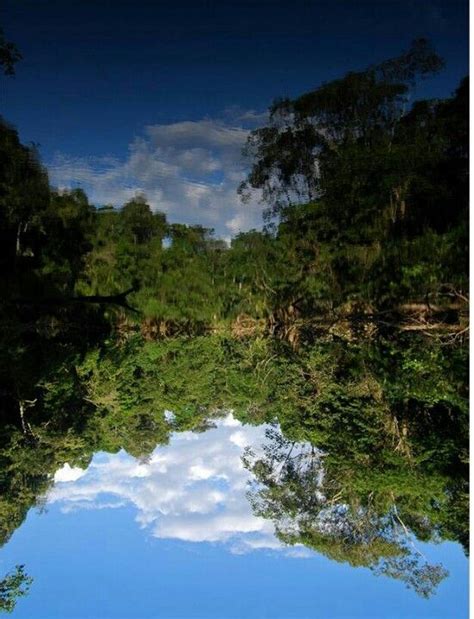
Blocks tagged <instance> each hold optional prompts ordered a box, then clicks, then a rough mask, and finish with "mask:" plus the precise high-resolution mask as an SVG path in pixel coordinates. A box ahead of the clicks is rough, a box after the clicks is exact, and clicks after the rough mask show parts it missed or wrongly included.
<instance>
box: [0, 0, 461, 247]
mask: <svg viewBox="0 0 474 619" xmlns="http://www.w3.org/2000/svg"><path fill="white" fill-rule="evenodd" d="M0 24H2V26H3V29H4V31H5V34H6V35H7V37H8V38H9V39H11V40H13V41H14V42H16V44H17V45H18V47H19V48H20V50H21V51H22V53H23V56H24V60H23V61H22V62H21V63H20V64H19V65H18V68H17V76H16V77H15V78H14V79H10V80H5V79H4V80H3V84H4V86H2V88H3V96H2V97H1V102H0V105H1V108H0V109H1V113H2V114H3V115H4V116H5V117H6V118H7V119H8V120H9V121H11V122H12V123H13V124H15V125H16V126H17V128H18V129H19V132H20V135H21V138H22V140H24V141H26V142H29V141H32V142H35V143H38V144H39V145H40V151H41V154H42V157H43V160H44V162H45V163H46V164H47V166H48V168H49V170H50V175H51V180H52V182H53V183H54V184H56V185H57V186H60V187H67V186H78V185H79V186H82V187H84V188H85V189H86V190H87V192H88V194H89V195H90V197H91V199H92V201H94V202H96V203H113V204H114V205H120V204H121V203H123V202H124V201H125V200H126V199H128V198H129V197H131V196H132V195H134V193H136V192H138V191H144V192H145V193H146V195H147V196H148V197H149V200H150V202H151V204H152V206H153V207H154V208H158V209H162V210H165V211H166V212H167V213H168V216H169V218H170V219H171V220H172V221H183V222H186V223H193V222H194V223H201V224H203V225H209V226H212V227H215V228H216V230H217V231H218V233H219V234H220V235H222V236H229V235H232V234H235V233H236V232H237V231H238V230H239V229H245V228H249V227H252V226H255V225H257V224H258V223H259V221H260V208H259V207H258V206H256V205H253V206H250V207H245V206H243V205H241V204H240V202H239V200H238V198H237V196H236V194H235V188H236V186H237V185H238V182H239V179H240V178H241V177H242V175H243V174H244V173H245V163H244V162H243V161H242V159H241V156H240V152H241V146H242V144H243V143H244V141H245V138H246V135H247V131H248V130H249V129H251V128H253V127H255V126H257V125H258V124H261V123H262V122H264V116H263V115H262V114H263V112H264V111H265V110H266V109H267V107H268V105H269V103H270V102H271V101H272V100H273V99H274V98H276V97H279V96H283V95H289V96H294V95H297V94H299V93H302V92H304V91H307V90H309V89H311V88H313V87H315V86H317V85H318V84H320V83H321V82H323V81H328V80H331V79H333V78H335V77H338V76H340V75H342V74H344V73H345V72H346V71H348V70H351V69H358V68H363V67H365V66H367V65H369V64H372V63H374V62H377V61H380V60H383V59H385V58H387V57H391V56H394V55H397V54H398V53H400V52H401V51H402V50H404V49H406V48H407V47H408V45H409V43H410V41H411V40H412V39H413V38H415V37H418V36H427V37H429V38H430V39H431V40H432V42H433V43H434V45H435V47H436V49H437V50H438V51H439V53H440V54H441V55H442V56H443V57H444V58H445V60H446V64H447V67H446V70H445V71H444V72H443V74H442V75H440V76H437V77H436V78H434V79H432V80H429V81H428V82H426V83H425V84H423V86H422V87H421V88H420V89H419V90H418V92H417V95H418V96H436V97H443V96H446V95H449V94H450V93H451V92H452V91H453V89H454V88H455V87H456V86H457V84H458V82H459V80H460V79H461V77H463V76H464V75H465V74H466V73H467V70H468V57H467V37H468V30H467V28H468V22H467V2H466V1H464V0H462V1H460V0H449V1H448V0H411V1H407V0H397V1H392V0H384V1H383V2H381V1H380V0H365V1H361V2H354V1H352V0H333V1H332V2H329V1H318V0H313V1H305V2H303V1H301V0H295V1H293V2H288V1H286V0H285V1H284V2H279V1H275V0H273V1H271V0H260V1H255V0H252V1H248V0H247V1H245V0H244V1H242V0H240V1H239V2H237V1H234V2H229V1H228V0H221V1H220V2H204V1H199V0H195V1H193V2H184V1H180V0H177V1H176V2H158V1H141V2H137V1H135V2H131V1H129V0H115V1H114V2H111V1H106V0H100V1H97V0H94V1H92V0H68V2H63V1H60V0H48V1H42V0H4V1H3V2H2V7H1V9H0Z"/></svg>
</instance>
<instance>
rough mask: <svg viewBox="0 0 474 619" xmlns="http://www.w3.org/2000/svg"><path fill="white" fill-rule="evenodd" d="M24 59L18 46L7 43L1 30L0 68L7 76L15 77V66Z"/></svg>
mask: <svg viewBox="0 0 474 619" xmlns="http://www.w3.org/2000/svg"><path fill="white" fill-rule="evenodd" d="M21 59H22V55H21V54H20V52H19V50H18V48H17V46H16V45H15V44H14V43H11V42H10V41H7V40H6V38H5V35H4V34H3V30H2V29H1V28H0V66H1V67H2V68H3V73H4V74H5V75H10V76H11V75H15V64H16V63H17V62H18V61H19V60H21Z"/></svg>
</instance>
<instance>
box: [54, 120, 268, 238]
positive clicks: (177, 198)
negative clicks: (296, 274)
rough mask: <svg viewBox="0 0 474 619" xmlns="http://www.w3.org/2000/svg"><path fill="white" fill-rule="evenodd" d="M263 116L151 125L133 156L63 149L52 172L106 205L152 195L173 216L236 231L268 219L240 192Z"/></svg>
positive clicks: (225, 233) (59, 183)
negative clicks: (246, 155)
mask: <svg viewBox="0 0 474 619" xmlns="http://www.w3.org/2000/svg"><path fill="white" fill-rule="evenodd" d="M262 118H263V117H262V115H259V114H257V113H255V112H253V111H250V112H243V111H242V110H239V111H238V112H237V111H234V112H233V113H230V112H229V113H227V114H226V120H211V119H203V120H199V121H185V122H177V123H172V124H168V125H149V126H147V127H145V129H144V134H143V136H141V137H136V138H135V139H134V140H133V141H132V142H131V144H130V146H129V153H128V156H127V157H126V159H125V160H118V159H114V158H111V157H90V158H71V157H66V156H64V155H61V154H58V155H57V156H56V157H55V158H54V160H53V161H52V162H51V164H50V165H49V174H50V178H51V181H52V183H53V184H54V185H56V186H58V187H60V188H67V187H75V186H78V185H79V186H81V187H83V188H84V189H85V191H86V192H87V193H88V195H89V197H90V199H91V201H92V202H93V203H95V204H99V205H100V204H113V205H114V206H121V205H123V204H124V203H125V202H126V201H127V200H129V199H130V198H132V197H133V196H134V195H136V194H137V193H144V194H145V195H146V197H147V199H148V201H149V203H150V205H151V206H152V208H153V209H154V210H161V211H164V212H165V213H167V215H168V217H169V218H170V220H171V221H180V222H183V223H188V224H191V223H199V224H201V225H204V226H208V227H213V228H215V229H216V232H217V233H218V234H219V235H221V236H229V235H230V234H235V233H236V232H239V231H241V230H248V229H249V228H252V227H258V226H259V225H260V224H261V208H260V207H259V206H257V204H256V203H255V204H248V205H247V204H246V205H244V204H242V203H241V201H240V198H239V196H238V195H237V192H236V190H237V186H238V184H239V182H240V181H241V180H242V179H243V178H244V176H245V164H244V161H243V158H242V154H241V153H242V147H243V145H244V143H245V141H246V139H247V136H248V133H249V129H248V128H247V127H252V126H256V124H259V123H261V122H262Z"/></svg>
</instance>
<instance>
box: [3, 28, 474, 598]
mask: <svg viewBox="0 0 474 619" xmlns="http://www.w3.org/2000/svg"><path fill="white" fill-rule="evenodd" d="M8 45H10V47H8ZM2 46H3V47H2ZM2 50H3V51H2ZM17 60H19V54H18V53H17V51H16V49H15V48H14V46H13V47H12V46H11V44H6V43H5V42H4V40H3V39H1V40H0V64H1V65H2V66H3V68H4V72H5V73H6V74H9V73H12V72H13V70H14V65H15V62H16V61H17ZM442 66H443V62H442V59H441V58H440V57H439V56H438V55H437V54H436V53H435V52H434V51H433V50H432V48H431V47H430V45H429V44H428V43H427V42H426V41H423V40H420V41H416V42H415V43H414V44H413V45H412V47H411V48H410V49H409V50H408V52H406V53H404V54H402V55H401V56H400V57H398V58H395V59H391V60H388V61H386V62H384V63H381V64H379V65H376V66H372V67H369V68H367V69H366V70H364V71H359V72H351V73H348V74H347V75H345V76H344V77H342V78H341V79H339V80H336V81H333V82H330V83H327V84H323V85H322V86H320V87H318V88H317V89H315V90H314V91H311V92H308V93H305V94H303V95H302V96H300V97H298V98H296V99H291V100H290V99H282V100H278V101H276V102H275V103H274V104H273V105H272V106H271V108H270V110H269V116H268V123H267V125H266V126H264V127H261V128H259V129H256V130H254V131H253V132H252V133H251V134H250V136H249V139H248V143H247V147H246V155H247V156H248V158H249V169H250V172H249V175H248V178H247V179H246V180H245V181H244V182H243V183H242V185H241V186H240V189H239V191H240V193H241V195H242V198H243V199H244V200H245V199H247V198H250V197H252V196H255V195H258V196H260V197H261V198H262V199H263V200H264V201H265V204H266V205H267V207H268V208H267V211H266V218H265V223H264V226H263V227H262V229H260V230H251V231H249V232H242V233H240V234H239V235H237V236H236V237H235V238H234V239H232V241H231V243H230V245H228V244H227V243H226V242H224V241H222V240H220V239H218V238H215V236H214V234H213V231H212V230H210V229H207V228H203V227H202V226H199V225H195V226H188V225H184V224H179V223H171V222H169V221H168V220H167V217H166V215H165V214H164V213H162V212H152V210H151V209H150V206H149V205H148V204H147V199H146V196H144V195H143V196H142V195H138V196H136V197H135V198H134V199H132V200H130V201H129V202H127V203H126V204H124V205H123V206H122V207H121V208H114V207H112V206H109V205H92V204H90V203H89V200H88V198H87V195H86V194H85V193H84V191H82V190H81V189H73V190H67V191H64V190H62V191H59V190H57V189H54V188H53V187H51V185H50V183H49V180H48V175H47V171H46V169H45V167H44V166H43V165H42V164H41V161H40V157H39V153H38V152H37V151H36V149H35V148H33V147H31V146H25V145H23V144H21V142H20V140H19V137H18V133H17V131H16V130H15V128H14V127H12V126H11V125H9V124H8V122H7V121H6V120H4V119H1V120H0V241H1V242H0V261H1V269H2V277H1V278H0V322H1V331H0V339H1V347H0V405H1V408H0V465H1V472H0V488H1V499H0V515H1V530H0V543H5V542H6V541H7V540H8V538H9V537H10V535H11V534H12V532H13V531H14V530H15V528H17V527H18V526H19V525H20V524H21V522H22V521H23V519H24V518H25V515H26V513H27V511H28V509H29V508H30V507H31V506H33V505H35V504H39V503H40V502H41V498H42V496H43V495H44V493H45V492H46V490H47V488H48V487H49V485H50V484H51V482H52V476H53V475H54V471H55V470H57V468H59V467H60V466H62V465H63V464H64V463H65V462H69V463H70V464H75V465H80V466H86V465H87V463H88V462H89V461H90V458H91V457H92V454H93V453H94V452H95V451H98V450H104V451H111V452H115V451H118V450H120V449H125V450H127V452H128V453H130V454H132V455H134V456H136V457H138V458H146V457H147V455H149V454H150V453H151V452H152V451H153V449H154V448H155V446H156V445H157V444H162V443H166V442H167V440H168V438H169V435H170V432H172V431H180V430H184V429H195V430H196V431H198V430H200V429H201V430H202V429H203V428H205V427H206V423H208V419H209V417H211V418H212V416H213V415H216V414H218V411H220V410H224V409H225V408H232V409H233V410H235V411H236V414H237V416H238V417H239V419H241V421H243V422H245V423H262V422H266V423H271V422H278V424H279V427H280V428H281V434H278V433H276V434H275V441H274V451H273V452H272V453H269V454H268V458H267V459H266V460H265V458H264V459H259V460H256V459H255V458H253V457H252V454H248V455H247V459H246V466H248V467H249V468H250V469H251V470H252V471H253V472H254V474H255V478H256V479H257V480H258V482H259V487H258V489H256V490H255V496H254V504H255V510H256V513H259V514H261V515H264V516H265V517H267V518H270V519H272V520H273V521H274V522H275V526H276V530H277V532H278V535H279V536H280V537H281V539H282V540H284V541H286V542H287V543H296V542H299V543H304V544H305V545H307V546H309V547H312V548H315V549H317V550H318V551H319V552H323V553H325V554H327V555H328V556H331V557H332V558H334V559H336V560H339V561H347V562H349V563H351V564H352V565H365V566H370V567H372V568H373V569H374V570H375V571H377V570H378V573H385V574H388V575H389V576H392V577H395V578H400V579H402V580H404V581H405V582H406V583H407V584H409V585H410V586H413V587H414V588H415V589H417V590H418V592H419V593H421V594H422V595H429V593H430V592H431V589H432V588H433V587H435V586H436V584H437V582H439V581H440V580H441V579H442V577H443V574H442V570H441V568H434V567H432V566H431V567H430V566H425V567H420V565H419V562H418V558H416V559H414V558H413V556H412V554H411V552H412V551H411V550H410V549H409V548H408V546H407V544H406V543H405V545H403V544H400V543H399V541H397V540H396V539H395V537H394V536H393V535H392V533H393V531H394V525H393V523H394V522H396V523H397V525H400V523H401V524H402V525H403V527H404V528H405V529H406V528H407V527H408V528H409V529H410V531H411V532H412V533H413V534H414V535H415V536H416V537H417V538H418V539H421V540H427V539H432V538H436V537H437V538H441V539H451V540H457V541H459V542H461V543H462V544H463V545H464V547H465V548H466V550H467V543H468V534H467V513H468V511H467V510H468V506H467V436H468V433H467V427H468V400H467V354H468V351H467V334H468V289H469V283H468V241H469V239H468V225H467V222H468V207H469V204H468V109H469V99H468V94H469V93H468V81H467V78H466V79H465V80H463V81H462V83H461V84H460V85H459V87H458V89H457V90H456V92H455V93H454V94H453V95H452V96H451V97H450V98H447V99H444V100H428V101H427V100H416V99H414V98H413V92H414V86H415V84H416V82H417V80H419V79H421V78H423V77H426V76H428V75H430V74H432V73H435V72H437V71H440V70H441V69H442ZM248 208H251V207H250V206H249V207H248ZM165 409H171V410H173V411H174V412H175V414H176V421H175V422H174V425H170V424H169V422H167V421H166V419H165V417H164V410H165ZM298 441H300V442H307V443H309V444H310V445H313V446H317V448H318V450H324V452H325V454H326V455H325V459H324V466H325V469H326V474H325V489H324V495H325V497H326V498H325V499H324V501H319V502H318V501H315V500H309V497H314V496H316V494H317V493H316V494H315V492H314V488H313V486H312V484H314V480H315V479H316V478H317V476H316V474H315V472H314V470H315V469H314V467H317V466H320V460H319V459H318V457H317V454H318V453H319V452H318V451H314V449H313V450H312V451H310V454H309V456H308V457H305V460H304V463H302V464H301V466H299V467H298V466H295V465H294V462H295V461H294V460H292V459H289V456H288V453H291V449H292V445H294V444H295V443H296V442H298ZM300 459H301V458H300ZM277 463H279V464H280V465H281V467H282V469H281V471H280V475H279V477H278V481H277V482H275V476H274V475H273V474H272V467H274V466H275V465H276V464H277ZM318 496H319V495H318ZM337 501H339V502H340V503H343V504H344V505H345V508H344V509H345V510H346V511H345V512H344V514H339V515H338V517H339V519H341V518H343V519H344V523H345V525H344V526H345V529H344V535H342V536H341V534H340V533H338V534H336V533H334V532H333V533H331V534H327V533H326V534H323V533H321V531H317V530H316V529H315V528H314V527H312V524H311V523H312V522H314V519H315V518H316V515H317V514H319V513H321V510H324V509H326V510H327V508H328V504H331V505H334V504H335V503H336V502H337ZM389 515H390V517H391V518H392V520H391V521H389V519H388V518H389ZM288 518H290V519H292V522H293V525H294V526H292V527H291V531H290V530H287V528H285V522H287V520H288ZM18 570H20V571H19V572H18V571H17V576H18V574H20V575H22V574H23V572H22V571H21V570H22V568H21V569H20V568H18ZM17 576H15V574H13V575H11V576H9V578H10V579H13V580H14V581H15V583H16V585H15V586H16V587H17V588H18V583H17V580H18V578H17ZM15 578H16V580H15ZM4 584H5V583H4ZM1 596H2V593H1V590H0V603H1V600H2V597H1ZM5 599H8V600H10V598H8V595H7V596H6V598H5ZM8 603H9V604H10V605H11V600H10V601H9V602H8Z"/></svg>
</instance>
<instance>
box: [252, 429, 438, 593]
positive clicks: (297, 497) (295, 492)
mask: <svg viewBox="0 0 474 619" xmlns="http://www.w3.org/2000/svg"><path fill="white" fill-rule="evenodd" d="M267 438H268V439H269V442H268V443H266V444H265V445H264V446H263V447H262V452H261V453H260V454H258V455H257V454H256V453H254V452H252V451H251V450H247V452H246V454H245V455H244V464H245V466H246V467H247V468H248V469H249V470H250V471H251V472H252V473H253V474H254V476H255V481H254V483H253V487H252V490H251V492H250V495H249V496H250V499H251V502H252V506H253V509H254V511H255V514H256V515H258V516H261V517H264V518H269V519H271V520H273V522H274V525H275V531H276V534H277V536H278V537H279V538H280V539H281V540H282V541H283V542H285V543H288V544H304V545H305V546H307V547H309V548H312V549H314V550H316V551H318V552H321V553H323V554H325V555H326V556H328V557H329V558H331V559H334V560H336V561H340V562H347V563H349V564H350V565H352V566H364V567H368V568H370V569H371V570H373V571H374V572H375V573H376V574H384V575H386V576H390V577H392V578H396V579H399V580H402V581H403V582H405V584H406V585H407V586H408V587H410V588H412V589H414V590H415V591H416V592H417V593H418V594H419V595H421V596H423V597H429V596H430V595H431V594H432V593H434V591H435V589H436V587H437V585H438V584H439V583H440V582H441V581H442V580H443V579H444V578H445V577H446V576H447V571H446V570H445V569H444V568H443V567H442V566H441V565H432V564H430V563H429V562H428V561H427V560H426V558H425V557H424V555H423V554H422V553H421V552H420V551H419V550H418V548H417V547H416V545H415V537H414V535H413V534H412V532H411V531H410V530H409V529H408V528H407V526H406V524H405V523H404V522H403V520H402V519H401V516H400V514H399V512H398V509H397V505H396V503H395V502H393V503H392V505H391V506H390V507H389V509H387V510H386V511H384V512H382V513H381V512H380V511H379V510H377V509H376V508H375V506H374V504H373V502H372V501H371V500H370V499H369V501H368V502H366V503H365V504H364V503H362V502H361V500H360V497H356V496H353V497H350V500H348V501H347V502H346V500H344V499H343V496H344V487H343V486H342V485H341V484H340V483H338V481H337V471H336V472H333V471H331V470H330V469H328V468H327V467H326V466H325V461H326V455H327V454H324V453H323V452H321V451H320V450H318V449H316V448H315V447H314V446H312V445H311V444H309V443H299V444H298V443H295V442H290V441H288V440H287V439H285V438H284V437H283V435H282V434H281V433H280V432H279V430H277V429H272V430H270V431H269V432H267ZM333 473H334V474H333ZM346 474H347V473H346ZM432 533H434V531H432Z"/></svg>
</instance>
